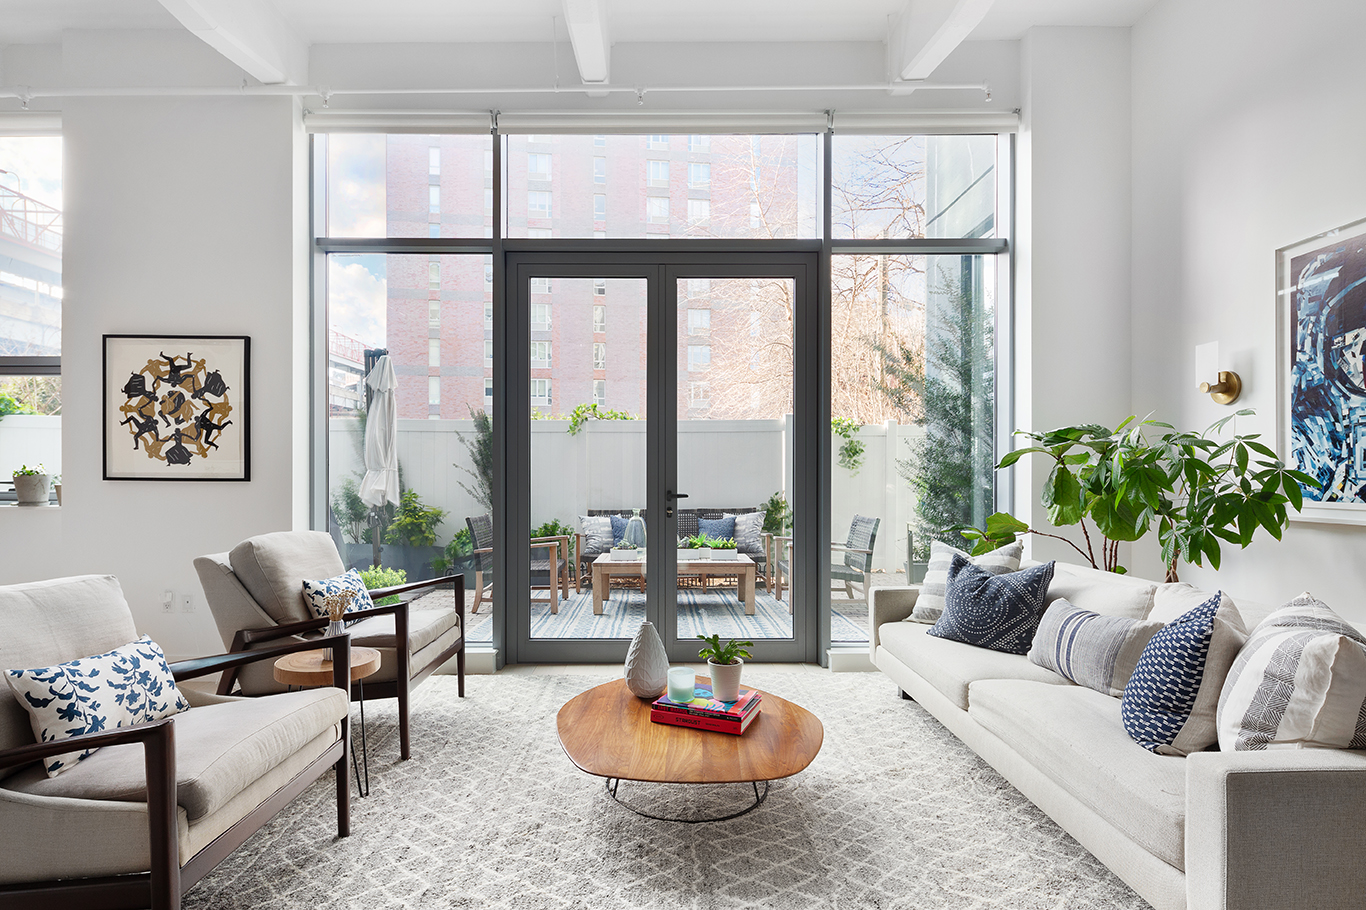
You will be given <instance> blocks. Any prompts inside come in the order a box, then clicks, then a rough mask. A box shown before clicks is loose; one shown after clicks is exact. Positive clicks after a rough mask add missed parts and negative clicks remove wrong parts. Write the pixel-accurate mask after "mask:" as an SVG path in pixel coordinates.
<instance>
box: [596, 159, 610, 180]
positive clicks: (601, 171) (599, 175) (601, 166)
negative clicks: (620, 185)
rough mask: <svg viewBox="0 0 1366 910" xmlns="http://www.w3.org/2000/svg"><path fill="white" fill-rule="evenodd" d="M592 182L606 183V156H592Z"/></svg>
mask: <svg viewBox="0 0 1366 910" xmlns="http://www.w3.org/2000/svg"><path fill="white" fill-rule="evenodd" d="M593 182H594V183H606V182H607V159H606V158H594V159H593Z"/></svg>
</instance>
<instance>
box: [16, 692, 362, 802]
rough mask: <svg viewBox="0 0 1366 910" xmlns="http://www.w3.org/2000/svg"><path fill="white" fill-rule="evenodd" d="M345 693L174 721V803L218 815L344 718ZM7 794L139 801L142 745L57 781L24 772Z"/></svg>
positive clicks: (108, 752) (103, 756) (110, 751)
mask: <svg viewBox="0 0 1366 910" xmlns="http://www.w3.org/2000/svg"><path fill="white" fill-rule="evenodd" d="M349 710H350V704H349V702H348V700H347V696H346V693H345V692H343V691H342V690H341V689H334V688H331V687H326V688H320V689H309V690H307V691H304V692H290V693H285V694H281V695H269V696H265V697H263V698H244V699H240V700H236V701H233V702H231V703H228V704H217V705H204V706H201V707H198V708H195V709H193V710H191V711H186V712H185V713H183V714H178V715H176V717H175V720H174V723H175V740H176V801H177V802H178V803H179V804H180V805H181V806H182V807H183V808H184V809H185V812H186V814H187V815H188V816H189V819H190V820H191V821H194V820H195V819H199V818H203V817H204V816H206V815H209V814H210V813H212V812H213V811H214V810H216V809H218V808H220V807H221V806H223V805H224V804H225V803H227V801H228V800H230V799H232V798H233V797H234V796H236V795H237V794H238V793H240V792H241V791H242V790H243V789H245V788H246V787H248V786H249V785H250V784H251V783H252V782H253V781H255V780H257V779H258V778H260V777H261V776H263V775H264V774H266V773H267V772H269V771H270V770H271V769H272V768H274V767H275V766H276V765H278V764H280V763H281V762H282V761H284V760H285V759H287V758H289V757H290V756H291V755H293V754H294V753H295V752H297V751H298V750H299V749H300V748H302V747H303V746H304V745H306V744H307V743H309V742H311V741H312V740H313V739H315V738H316V737H318V736H320V735H321V734H323V733H324V732H326V731H327V730H330V729H332V727H333V726H334V725H335V724H337V723H338V722H339V721H341V719H342V718H344V717H346V715H347V712H348V711H349ZM5 786H6V787H7V788H8V789H12V790H18V791H20V792H23V793H32V794H34V795H36V796H58V797H70V798H73V799H111V800H131V801H136V802H144V801H146V799H147V795H146V791H147V784H146V770H145V765H144V763H143V749H142V744H141V743H128V744H125V745H118V746H105V747H104V748H103V749H101V750H99V752H97V753H96V754H94V755H92V756H91V757H90V758H88V759H86V760H85V761H83V762H81V763H80V764H78V765H77V766H75V767H74V768H72V769H71V770H70V771H68V772H67V773H65V774H62V775H60V776H59V777H53V778H48V777H45V776H43V773H42V771H41V769H39V768H37V767H36V766H35V767H32V768H29V769H26V770H25V771H23V772H21V773H20V774H18V775H16V776H15V777H13V778H11V779H10V780H8V781H6V783H5Z"/></svg>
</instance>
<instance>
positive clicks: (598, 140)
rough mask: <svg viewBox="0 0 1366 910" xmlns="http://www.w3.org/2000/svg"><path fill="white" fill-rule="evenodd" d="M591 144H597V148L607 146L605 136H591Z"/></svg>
mask: <svg viewBox="0 0 1366 910" xmlns="http://www.w3.org/2000/svg"><path fill="white" fill-rule="evenodd" d="M593 144H594V145H595V146H597V147H598V148H606V147H607V137H606V136H594V137H593Z"/></svg>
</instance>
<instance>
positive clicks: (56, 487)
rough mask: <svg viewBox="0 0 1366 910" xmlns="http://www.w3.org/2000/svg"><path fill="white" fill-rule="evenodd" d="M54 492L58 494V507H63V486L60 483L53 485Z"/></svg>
mask: <svg viewBox="0 0 1366 910" xmlns="http://www.w3.org/2000/svg"><path fill="white" fill-rule="evenodd" d="M52 492H54V493H56V494H57V505H61V504H62V485H61V484H59V483H54V484H53V485H52Z"/></svg>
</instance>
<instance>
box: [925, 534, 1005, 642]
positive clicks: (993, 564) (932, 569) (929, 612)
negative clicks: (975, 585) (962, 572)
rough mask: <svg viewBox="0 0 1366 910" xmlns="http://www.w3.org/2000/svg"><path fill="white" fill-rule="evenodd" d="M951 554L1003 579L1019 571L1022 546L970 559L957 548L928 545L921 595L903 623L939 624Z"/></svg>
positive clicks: (951, 559)
mask: <svg viewBox="0 0 1366 910" xmlns="http://www.w3.org/2000/svg"><path fill="white" fill-rule="evenodd" d="M954 554H957V555H959V556H961V557H963V558H964V559H966V560H967V561H968V562H969V563H971V564H972V565H974V566H976V567H977V568H979V569H981V570H982V571H984V572H987V573H988V574H990V575H1005V574H1006V573H1007V572H1014V571H1016V570H1017V569H1019V568H1020V557H1021V556H1022V555H1023V554H1024V544H1022V543H1020V542H1019V541H1018V540H1017V541H1015V542H1014V543H1008V544H1006V545H1005V546H1003V547H998V548H997V549H995V550H992V551H991V552H990V553H983V554H982V555H981V556H969V555H968V554H966V553H964V552H963V551H962V550H960V549H958V548H957V547H951V546H949V545H948V544H946V543H941V542H940V541H938V540H933V541H930V564H929V566H928V567H927V568H926V569H925V580H924V581H922V582H921V583H920V594H919V595H918V596H917V597H916V599H915V609H914V610H913V611H911V615H910V616H908V617H906V619H905V622H927V623H935V622H938V621H939V617H940V616H941V615H942V614H943V613H944V591H945V589H946V588H947V587H948V583H949V566H950V565H951V564H952V563H953V557H954Z"/></svg>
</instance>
